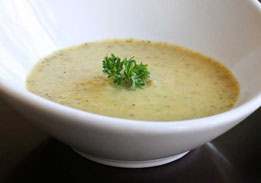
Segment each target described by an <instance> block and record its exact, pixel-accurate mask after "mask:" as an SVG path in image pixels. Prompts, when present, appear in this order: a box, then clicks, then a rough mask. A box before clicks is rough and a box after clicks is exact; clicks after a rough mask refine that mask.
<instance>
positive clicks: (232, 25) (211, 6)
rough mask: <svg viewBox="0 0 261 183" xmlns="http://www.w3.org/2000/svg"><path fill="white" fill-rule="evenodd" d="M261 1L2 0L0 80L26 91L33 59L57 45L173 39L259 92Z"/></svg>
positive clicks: (252, 93) (250, 94) (249, 95)
mask: <svg viewBox="0 0 261 183" xmlns="http://www.w3.org/2000/svg"><path fill="white" fill-rule="evenodd" d="M260 18H261V7H260V5H259V4H258V2H257V1H255V0H250V1H245V0H238V1H219V0H212V1H208V0H195V1H190V0H184V1H173V0H165V1H158V0H143V1H140V0H125V1H121V0H111V1H107V0H97V1H86V0H71V1H63V0H56V1H52V0H45V1H30V0H29V1H28V0H20V1H13V0H10V1H0V73H1V74H0V84H2V85H4V86H8V87H10V88H14V89H15V90H19V92H22V93H23V92H28V91H27V90H26V88H25V79H26V76H27V75H28V73H29V72H30V70H31V69H32V67H33V66H34V64H35V63H36V62H37V61H38V60H39V59H40V58H42V57H44V56H45V55H47V54H49V53H51V52H52V51H54V50H57V49H60V48H63V47H67V46H71V45H75V44H79V43H82V42H88V41H94V40H99V39H104V38H138V39H149V40H157V41H167V42H173V43H176V44H179V45H183V46H185V47H189V48H192V49H194V50H196V51H199V52H202V53H204V54H206V55H209V56H211V57H214V58H217V59H218V60H219V61H220V62H222V63H224V64H225V65H226V66H227V67H228V68H230V69H231V70H232V71H233V73H234V74H235V75H236V77H237V79H238V80H239V83H240V86H241V97H240V100H239V102H238V105H241V104H243V103H245V102H247V101H248V100H250V99H253V98H254V97H257V96H260V91H261V82H260V78H261V72H260V68H261V62H260V58H261V32H260V30H261V21H258V20H260Z"/></svg>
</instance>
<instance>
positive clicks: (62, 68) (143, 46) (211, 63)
mask: <svg viewBox="0 0 261 183" xmlns="http://www.w3.org/2000/svg"><path fill="white" fill-rule="evenodd" d="M111 53H114V54H115V55H117V56H119V57H120V58H130V57H132V56H135V59H137V60H138V61H141V62H142V63H143V64H147V65H148V67H149V71H150V82H149V84H148V86H145V87H143V88H142V89H136V90H131V89H130V90H128V89H126V88H121V87H116V86H115V85H114V84H113V83H112V80H111V79H110V78H107V76H106V74H104V73H103V68H102V60H103V59H104V57H105V56H110V55H111ZM27 87H28V89H29V90H30V91H31V92H33V93H35V94H37V95H40V96H42V97H44V98H47V99H49V100H52V101H55V102H58V103H60V104H64V105H67V106H71V107H74V108H78V109H81V110H84V111H88V112H92V113H98V114H102V115H107V116H113V117H120V118H128V119H139V120H162V121H171V120H183V119H191V118H199V117H203V116H210V115H213V114H217V113H221V112H224V111H227V110H229V109H230V108H232V107H233V105H234V104H235V103H236V101H237V98H238V96H239V86H238V83H237V81H236V79H235V77H234V76H233V75H232V73H231V72H230V71H229V70H228V69H226V68H225V67H224V66H223V65H222V64H220V63H218V62H216V61H215V60H213V59H211V58H208V57H206V56H203V55H201V54H199V53H195V52H193V51H191V50H189V49H185V48H182V47H178V46H174V45H170V44H165V43H156V42H150V41H136V40H111V41H102V42H93V43H87V44H83V45H80V46H76V47H72V48H68V49H64V50H60V51H58V52H56V53H54V54H52V55H50V56H48V57H46V58H45V59H43V60H42V61H41V62H40V63H39V64H37V65H36V67H35V68H34V69H33V71H32V73H31V74H30V76H29V77H28V80H27Z"/></svg>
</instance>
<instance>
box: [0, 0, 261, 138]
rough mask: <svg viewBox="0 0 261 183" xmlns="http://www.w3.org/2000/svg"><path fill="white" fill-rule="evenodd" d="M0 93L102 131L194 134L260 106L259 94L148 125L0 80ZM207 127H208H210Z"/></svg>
mask: <svg viewBox="0 0 261 183" xmlns="http://www.w3.org/2000/svg"><path fill="white" fill-rule="evenodd" d="M250 2H251V4H252V5H253V6H254V8H256V9H257V10H258V12H259V13H260V15H261V3H259V2H258V0H250ZM0 92H2V93H4V94H5V95H6V96H8V97H10V98H14V99H16V100H17V101H18V102H21V103H25V104H27V105H29V106H30V107H34V108H37V109H38V110H40V111H42V112H44V111H45V112H48V113H50V114H51V113H52V114H56V115H59V116H63V117H65V118H66V119H70V120H74V121H75V122H76V121H77V122H79V123H80V124H82V125H90V124H92V125H94V126H97V127H102V128H110V129H116V130H119V129H120V130H124V129H127V128H128V129H130V130H134V131H142V132H159V133H162V132H172V131H173V129H175V130H189V129H190V130H191V129H193V130H197V129H202V128H210V127H214V126H220V125H225V124H227V123H230V122H233V121H236V120H238V119H244V118H245V117H247V115H249V114H250V113H251V112H253V111H255V110H256V109H258V108H259V107H260V106H261V92H259V93H258V95H257V96H255V97H253V98H252V99H250V100H249V101H247V102H245V103H244V104H242V105H239V106H237V107H234V108H232V109H230V110H228V111H226V112H223V113H219V114H215V115H211V116H206V117H201V118H194V119H186V120H176V121H150V120H132V119H124V118H118V117H110V116H105V115H101V114H96V113H91V112H86V111H82V110H79V109H75V108H72V107H69V106H64V105H62V104H59V103H56V102H53V101H50V100H48V99H45V98H42V97H40V96H37V95H35V94H33V93H31V92H30V91H28V90H26V91H25V92H19V91H18V90H17V89H15V88H14V87H13V86H11V85H10V84H9V83H8V82H4V81H1V80H0ZM210 124H211V125H210Z"/></svg>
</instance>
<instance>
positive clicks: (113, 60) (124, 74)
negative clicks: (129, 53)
mask: <svg viewBox="0 0 261 183" xmlns="http://www.w3.org/2000/svg"><path fill="white" fill-rule="evenodd" d="M102 64H103V65H102V67H103V72H104V73H106V74H107V77H108V78H111V79H112V81H113V83H114V84H116V85H117V86H121V87H125V88H130V89H136V88H142V87H144V86H145V85H146V84H147V82H148V80H149V77H150V72H149V71H148V66H147V65H145V64H142V63H139V64H137V62H136V60H135V59H134V57H130V58H124V59H121V58H120V57H118V56H115V55H114V54H111V55H110V56H106V57H105V58H104V59H103V61H102Z"/></svg>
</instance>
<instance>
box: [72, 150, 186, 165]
mask: <svg viewBox="0 0 261 183" xmlns="http://www.w3.org/2000/svg"><path fill="white" fill-rule="evenodd" d="M73 150H74V151H75V152H77V153H78V154H80V155H81V156H83V157H84V158H86V159H88V160H91V161H94V162H97V163H100V164H103V165H108V166H113V167H120V168H148V167H155V166H160V165H164V164H167V163H170V162H172V161H176V160H178V159H180V158H182V157H183V156H185V155H186V154H187V153H188V152H189V151H186V152H183V153H180V154H176V155H173V156H169V157H165V158H159V159H153V160H146V161H121V160H112V159H105V158H100V157H95V156H92V155H89V154H86V153H82V152H81V151H78V150H76V149H74V148H73Z"/></svg>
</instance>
